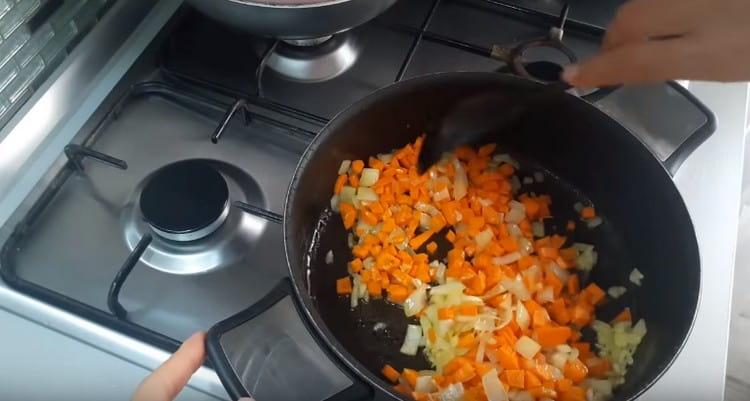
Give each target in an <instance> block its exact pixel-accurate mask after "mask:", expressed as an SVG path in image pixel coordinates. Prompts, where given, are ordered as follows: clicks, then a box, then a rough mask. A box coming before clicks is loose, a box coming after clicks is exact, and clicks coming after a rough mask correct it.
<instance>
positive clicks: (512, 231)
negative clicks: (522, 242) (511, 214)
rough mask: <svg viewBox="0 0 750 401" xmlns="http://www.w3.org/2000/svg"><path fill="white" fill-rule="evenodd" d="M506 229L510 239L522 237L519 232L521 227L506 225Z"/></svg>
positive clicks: (511, 224)
mask: <svg viewBox="0 0 750 401" xmlns="http://www.w3.org/2000/svg"><path fill="white" fill-rule="evenodd" d="M506 227H507V228H508V234H510V235H511V237H516V238H518V237H521V236H523V231H521V227H519V226H518V224H513V223H508V224H507V225H506Z"/></svg>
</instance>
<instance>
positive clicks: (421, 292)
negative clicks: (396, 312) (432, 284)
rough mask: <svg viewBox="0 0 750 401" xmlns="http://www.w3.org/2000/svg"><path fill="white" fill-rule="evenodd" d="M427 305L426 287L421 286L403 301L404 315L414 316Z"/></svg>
mask: <svg viewBox="0 0 750 401" xmlns="http://www.w3.org/2000/svg"><path fill="white" fill-rule="evenodd" d="M426 305H427V285H425V284H422V285H421V286H419V287H418V288H417V289H416V290H414V291H413V292H412V293H411V294H410V295H409V296H408V297H407V298H406V299H405V300H404V313H405V314H406V316H414V315H416V314H417V313H419V311H421V310H422V309H424V307H425V306H426Z"/></svg>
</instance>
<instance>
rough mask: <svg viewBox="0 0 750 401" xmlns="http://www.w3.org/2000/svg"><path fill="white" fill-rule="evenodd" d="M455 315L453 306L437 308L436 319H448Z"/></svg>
mask: <svg viewBox="0 0 750 401" xmlns="http://www.w3.org/2000/svg"><path fill="white" fill-rule="evenodd" d="M454 317H456V310H455V309H453V308H440V309H438V320H450V319H453V318H454Z"/></svg>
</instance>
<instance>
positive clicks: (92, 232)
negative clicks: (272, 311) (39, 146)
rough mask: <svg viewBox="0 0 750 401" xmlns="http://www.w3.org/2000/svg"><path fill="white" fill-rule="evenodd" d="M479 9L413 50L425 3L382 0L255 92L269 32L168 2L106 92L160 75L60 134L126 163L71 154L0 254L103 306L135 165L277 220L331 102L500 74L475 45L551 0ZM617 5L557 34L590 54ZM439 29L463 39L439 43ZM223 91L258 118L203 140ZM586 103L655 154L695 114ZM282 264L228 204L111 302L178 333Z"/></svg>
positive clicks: (160, 253)
mask: <svg viewBox="0 0 750 401" xmlns="http://www.w3.org/2000/svg"><path fill="white" fill-rule="evenodd" d="M493 2H494V1H493V0H490V1H486V0H455V1H448V0H444V1H442V2H441V3H440V5H439V6H437V8H435V10H434V13H433V15H432V17H431V19H430V23H429V26H428V31H429V32H428V33H429V34H425V35H424V37H423V38H422V40H421V41H420V42H419V43H418V44H417V45H416V47H415V43H416V42H415V38H416V37H417V35H418V34H419V31H420V29H421V27H422V25H423V24H424V22H425V20H426V19H427V18H428V16H429V15H430V12H431V11H432V9H433V6H434V5H435V4H437V3H435V2H434V0H408V1H401V2H398V3H397V4H396V6H394V7H393V8H392V9H391V10H389V11H388V12H386V13H385V14H384V15H383V16H381V17H379V18H377V19H376V20H374V21H372V22H370V23H368V24H366V25H363V26H361V27H358V28H355V29H353V30H352V31H350V32H348V33H347V34H346V35H348V36H349V38H350V40H352V41H353V43H356V45H357V48H358V49H359V56H358V58H357V60H356V62H355V64H354V65H353V67H352V68H351V69H349V70H347V71H346V72H344V73H343V74H341V75H340V76H338V77H336V78H333V79H331V80H328V81H324V82H318V83H309V82H306V83H302V82H293V81H289V80H287V79H285V78H284V77H282V76H280V75H279V74H278V73H276V72H274V71H272V70H268V69H266V70H264V74H263V77H262V90H263V96H262V97H261V96H258V91H259V85H258V84H257V81H256V77H255V73H256V68H257V66H258V64H259V62H260V60H261V57H262V55H263V52H264V50H265V49H267V48H268V46H270V44H271V43H272V41H270V40H268V39H263V38H257V37H252V36H249V35H247V34H245V33H242V32H237V31H233V30H231V29H229V28H226V27H224V26H222V25H221V24H218V23H216V22H214V21H212V20H209V19H207V18H206V17H204V16H202V15H200V14H198V13H197V12H195V11H193V10H191V9H190V8H189V7H187V6H185V7H183V9H182V10H181V11H180V12H178V13H177V15H176V16H175V17H174V18H173V21H172V22H171V23H170V24H168V25H167V27H166V28H165V29H164V31H163V32H162V33H161V34H160V35H159V36H158V37H157V39H156V40H155V41H154V42H153V43H152V44H151V45H150V48H149V50H147V51H146V52H144V54H143V55H142V56H141V58H140V59H139V61H138V62H137V63H136V65H135V66H134V67H133V68H132V70H138V71H137V73H136V72H133V73H131V74H129V76H130V78H129V79H130V80H131V82H123V84H122V85H120V86H121V87H122V88H127V86H128V85H130V84H137V83H138V82H145V81H155V82H160V83H159V84H156V85H155V86H153V85H152V86H149V85H142V86H143V87H144V88H145V89H143V90H142V91H141V92H138V93H136V94H133V93H131V94H130V95H128V94H127V93H113V94H112V96H111V97H112V98H115V99H116V98H121V99H122V98H124V99H128V101H125V102H123V103H122V104H121V107H120V108H118V109H117V112H116V113H114V114H113V115H116V118H114V119H112V120H111V121H109V120H107V121H105V123H102V124H101V126H100V128H99V129H98V130H94V131H93V132H90V131H87V132H81V133H80V134H79V136H78V137H77V139H76V142H77V143H82V144H83V145H85V146H86V147H89V148H91V149H93V150H96V151H98V152H102V153H105V154H108V155H110V156H113V157H116V158H119V159H122V160H124V161H126V162H127V164H128V168H127V170H119V169H115V168H113V167H111V166H107V165H103V164H101V163H97V162H96V161H95V160H93V159H90V158H89V159H84V160H83V166H84V172H77V171H75V170H73V169H72V166H70V165H69V166H67V167H66V169H67V173H66V172H65V170H64V171H63V173H65V174H66V175H65V176H64V177H63V179H60V180H58V181H56V185H57V188H56V189H55V191H54V193H53V196H52V197H51V198H50V200H49V202H48V203H46V204H45V205H44V207H43V208H42V209H40V210H37V211H35V212H34V213H35V215H34V216H33V219H30V221H28V223H29V224H28V225H27V226H25V227H24V229H23V230H20V232H18V236H17V237H18V238H20V240H19V241H18V242H17V243H15V244H14V246H13V247H12V252H11V253H12V255H11V256H12V257H10V258H8V259H5V261H6V262H7V261H10V263H11V264H12V268H13V271H14V273H15V274H16V275H17V276H18V278H20V279H21V280H24V281H27V282H30V283H33V284H34V285H36V286H40V287H43V288H45V289H47V290H51V291H53V292H54V293H55V294H57V295H58V296H62V297H68V298H70V299H72V300H73V301H74V302H79V303H82V304H85V305H88V306H91V307H93V308H96V309H97V310H99V311H101V312H104V313H108V312H109V308H108V305H107V295H108V291H109V289H110V285H111V283H112V281H113V279H114V277H115V275H116V274H117V272H118V270H119V269H120V267H121V266H122V264H123V262H124V261H125V259H126V258H127V257H128V255H129V254H130V253H131V251H132V250H133V248H134V247H135V245H136V243H137V242H138V240H139V239H140V238H141V237H142V236H143V235H144V234H145V233H146V232H147V231H148V228H147V226H146V223H145V222H144V221H143V217H142V215H141V214H140V213H139V208H138V205H137V199H138V195H139V193H140V190H141V189H142V188H143V185H144V184H145V182H146V180H147V179H148V178H149V177H150V176H151V174H153V173H154V172H155V171H156V170H158V169H159V168H161V167H164V166H166V165H169V164H171V163H174V162H177V161H181V160H187V159H203V160H207V161H208V162H210V163H211V164H212V165H213V166H214V167H215V168H216V169H217V170H218V171H220V172H221V173H222V175H223V176H224V177H225V179H226V180H227V183H228V185H229V188H230V191H229V192H230V200H231V201H242V202H246V203H248V204H251V205H253V206H256V207H259V208H263V209H266V210H268V211H270V212H273V213H281V212H282V209H283V200H284V195H285V192H286V188H287V185H288V183H289V180H290V178H291V176H292V174H293V171H294V168H295V166H296V164H297V162H298V160H299V157H300V156H301V154H302V152H303V151H304V149H305V147H306V145H307V143H308V142H309V140H310V139H311V136H310V135H306V134H305V132H313V133H314V131H316V130H318V129H320V128H321V127H322V126H323V125H324V124H325V122H327V121H328V119H330V118H332V117H333V116H335V114H336V113H337V112H339V111H340V110H342V109H343V108H345V107H347V106H348V105H350V104H352V103H353V102H355V101H357V100H358V99H361V98H362V97H364V96H366V95H368V94H369V93H372V92H373V91H375V90H377V89H379V88H382V87H384V86H386V85H389V84H390V83H392V82H394V81H396V80H398V78H399V74H400V73H401V72H403V78H409V77H413V76H418V75H423V74H427V73H432V72H440V71H463V70H467V71H496V70H498V69H501V68H502V67H503V63H502V62H501V61H497V60H494V59H491V58H488V57H486V56H485V55H481V54H479V53H481V52H482V51H484V50H487V49H489V48H490V47H491V46H492V45H502V46H508V45H512V44H514V43H518V42H520V41H522V40H527V39H530V38H535V37H542V36H545V35H546V34H547V32H548V30H549V26H550V23H551V21H553V20H554V19H555V17H554V16H555V15H556V14H557V13H558V12H559V10H560V8H561V7H562V4H561V2H559V1H557V0H554V1H520V0H519V1H509V2H507V4H510V5H521V4H522V5H523V6H524V7H528V8H531V9H536V10H540V11H543V12H544V13H546V16H545V15H542V16H536V15H530V14H527V13H524V12H520V11H518V10H514V9H512V8H508V7H499V8H498V6H497V5H496V4H493ZM618 3H619V2H617V1H589V0H586V1H576V2H572V3H571V5H572V9H571V14H570V18H571V21H570V22H569V24H568V25H569V26H572V28H569V29H567V30H566V34H565V38H564V43H565V44H566V45H568V46H569V47H570V48H571V49H573V51H574V52H575V53H576V55H577V56H578V57H579V58H585V57H587V56H589V55H591V54H593V52H594V51H595V50H596V48H597V43H598V37H597V35H596V32H597V27H601V26H603V25H606V22H607V21H608V20H609V18H611V15H613V13H614V10H615V9H616V6H617V4H618ZM583 23H585V24H583ZM579 25H580V26H579ZM576 27H577V28H576ZM579 28H580V29H579ZM439 38H452V39H455V40H456V41H459V42H462V43H463V45H462V46H451V45H449V44H446V43H445V41H441V40H439ZM467 44H468V45H469V49H468V50H467V48H466V45H467ZM472 49H473V50H472ZM412 50H414V51H413V54H412ZM535 60H552V61H556V62H562V59H561V58H560V55H559V54H557V53H556V52H550V51H546V50H541V51H537V52H534V53H533V54H530V55H529V61H535ZM407 61H408V62H407ZM185 94H187V95H185ZM198 94H199V95H198ZM191 95H195V96H198V97H199V99H198V100H197V101H196V100H195V98H191V97H190V96H191ZM237 98H247V99H249V101H250V103H251V106H250V108H251V109H252V110H253V111H254V112H255V113H259V115H261V116H265V119H264V118H255V119H252V120H253V121H252V122H251V123H250V124H248V125H242V124H241V121H240V120H241V118H240V116H237V117H235V119H234V120H233V121H232V123H230V124H229V126H228V128H227V130H226V131H225V132H224V133H223V135H222V137H221V139H220V140H219V142H218V143H217V144H213V143H211V141H210V140H209V137H210V135H211V134H212V132H213V131H214V129H215V128H216V126H217V125H218V123H219V121H220V120H221V118H222V115H223V113H224V111H225V109H226V108H227V107H228V106H229V105H230V104H231V102H232V101H233V100H234V99H237ZM595 104H596V105H597V106H599V107H600V108H601V109H602V110H604V111H605V112H607V113H609V114H610V115H612V116H613V117H615V118H616V119H618V120H619V121H620V122H622V123H623V124H624V125H626V126H627V127H629V128H631V130H632V131H633V132H634V134H635V135H637V136H639V137H640V138H641V139H642V140H644V142H645V143H646V144H647V145H649V146H650V147H651V148H652V150H654V152H655V154H656V155H657V156H658V157H659V158H660V159H661V160H667V159H668V158H669V156H670V155H671V154H672V153H673V152H674V151H675V149H677V148H678V147H679V146H680V145H682V143H683V142H684V140H685V138H686V137H687V136H689V134H691V133H692V132H694V131H695V130H697V129H699V128H701V127H702V126H703V125H704V124H706V122H707V121H708V117H707V116H706V115H705V114H704V113H703V112H702V111H701V110H700V109H699V108H698V107H696V106H695V105H694V104H693V103H691V102H690V101H689V100H687V99H686V98H685V96H684V94H682V93H681V92H680V91H677V90H676V89H675V88H674V87H673V86H672V85H667V84H659V85H651V86H648V87H635V88H624V89H619V90H616V91H614V92H613V93H611V94H610V95H608V96H606V97H604V98H602V99H599V100H597V101H596V102H595ZM107 107H109V106H107ZM103 108H104V106H103ZM654 110H659V112H654ZM105 111H106V110H103V111H102V112H101V113H98V116H99V117H98V118H103V117H102V115H104V114H106V113H104V112H105ZM269 121H270V122H269ZM274 121H276V122H277V123H274ZM285 124H288V125H285ZM295 127H296V128H299V129H295ZM63 173H60V174H63ZM50 192H53V191H52V190H50ZM6 256H7V255H6ZM175 263H183V264H188V265H190V264H192V265H196V266H198V267H200V266H204V267H206V268H207V270H210V271H208V272H207V273H205V274H200V275H176V274H170V273H165V272H162V271H160V270H159V269H158V268H159V267H162V264H175ZM216 266H221V267H220V268H215V269H214V267H216ZM3 268H8V266H7V264H6V265H5V266H3ZM286 271H287V268H286V259H285V256H284V249H283V243H282V236H281V226H280V225H279V224H278V223H275V222H273V221H271V220H268V219H264V218H262V217H258V216H254V215H252V214H247V213H244V212H242V211H241V210H239V209H238V208H234V207H233V208H231V209H230V214H229V217H228V218H227V223H225V224H224V225H223V226H222V227H221V228H220V229H219V230H218V231H217V232H216V233H214V234H212V235H211V236H209V237H207V238H206V239H205V240H199V241H197V242H196V243H195V244H191V245H190V246H176V245H175V244H173V243H170V242H169V241H166V240H163V239H160V238H159V237H158V236H155V238H154V240H153V242H152V243H151V244H150V245H149V247H148V248H147V249H146V251H145V252H144V254H143V255H142V256H141V257H140V258H139V262H138V263H136V265H135V266H134V268H133V271H132V273H130V275H129V276H128V278H127V280H126V281H125V284H124V286H123V288H122V291H121V294H120V297H119V299H120V302H121V303H122V305H123V307H124V308H125V310H127V311H128V315H127V321H128V322H131V323H134V324H135V325H137V327H142V328H146V329H148V330H150V331H153V332H155V333H159V334H161V335H164V336H167V337H169V338H173V339H176V340H179V341H181V340H183V339H184V338H187V337H188V336H189V335H190V334H191V333H193V332H194V331H196V330H206V329H208V328H209V327H210V326H212V325H213V324H215V323H216V322H218V321H221V320H223V319H225V318H227V317H228V316H230V315H232V314H234V313H236V312H238V311H240V310H242V309H244V308H246V307H247V306H249V305H251V304H253V303H254V302H255V301H257V300H258V299H260V298H261V297H262V296H264V295H265V294H266V293H267V292H268V291H269V290H270V288H271V287H272V286H273V285H274V284H276V282H278V280H279V279H280V278H281V277H284V276H285V275H286ZM280 315H284V314H280ZM266 334H267V333H266ZM260 337H261V338H262V337H263V336H262V335H261V336H260ZM146 339H147V337H146ZM251 351H252V352H256V353H257V352H259V351H255V350H245V349H242V348H240V349H239V350H238V354H243V352H244V356H243V357H244V358H245V359H246V360H245V362H247V359H248V358H249V360H250V362H252V360H253V358H254V356H253V355H255V354H252V355H250V354H248V353H249V352H251ZM261 353H262V352H261ZM248 355H249V356H248ZM258 358H261V359H263V358H264V355H260V356H258ZM313 359H315V358H312V359H310V360H311V361H312V360H313ZM250 365H252V363H249V364H248V366H250Z"/></svg>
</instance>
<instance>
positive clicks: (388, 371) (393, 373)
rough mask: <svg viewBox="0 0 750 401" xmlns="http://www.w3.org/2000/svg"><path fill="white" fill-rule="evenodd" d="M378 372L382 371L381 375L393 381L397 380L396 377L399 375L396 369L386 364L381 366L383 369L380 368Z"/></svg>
mask: <svg viewBox="0 0 750 401" xmlns="http://www.w3.org/2000/svg"><path fill="white" fill-rule="evenodd" d="M380 373H382V374H383V376H385V377H386V379H388V380H390V381H392V382H393V383H396V382H398V378H399V377H401V375H400V374H399V373H398V371H397V370H396V369H394V368H393V366H391V365H388V364H386V365H385V366H383V369H381V370H380Z"/></svg>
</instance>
